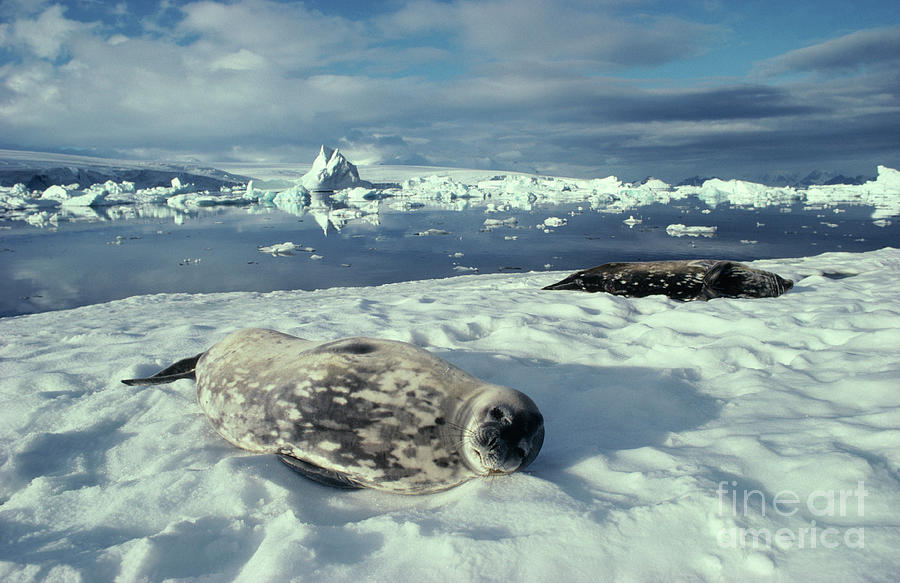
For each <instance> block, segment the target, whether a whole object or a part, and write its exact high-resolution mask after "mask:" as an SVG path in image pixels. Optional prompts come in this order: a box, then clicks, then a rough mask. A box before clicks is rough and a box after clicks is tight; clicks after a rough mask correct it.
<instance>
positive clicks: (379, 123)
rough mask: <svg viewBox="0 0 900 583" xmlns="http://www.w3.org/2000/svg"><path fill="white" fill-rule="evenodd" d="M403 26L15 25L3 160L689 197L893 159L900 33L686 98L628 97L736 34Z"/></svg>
mask: <svg viewBox="0 0 900 583" xmlns="http://www.w3.org/2000/svg"><path fill="white" fill-rule="evenodd" d="M2 6H4V7H5V8H9V6H11V5H10V4H3V5H2ZM390 6H397V7H396V8H395V9H394V10H393V11H390V12H384V11H382V12H379V13H377V14H375V15H374V16H366V17H365V18H357V19H352V18H346V17H341V16H337V15H334V14H326V13H323V12H319V11H316V10H314V9H312V8H310V7H309V5H308V4H304V3H285V2H278V1H274V0H236V1H233V2H228V3H223V2H210V1H200V2H189V3H187V4H184V5H181V6H180V8H175V7H174V4H173V5H168V4H166V5H161V6H160V7H159V10H157V11H156V12H153V13H152V14H151V17H149V18H148V19H146V20H145V22H144V26H143V28H141V27H137V26H134V24H133V23H134V20H135V14H134V13H132V14H129V15H121V14H119V15H110V13H109V10H108V8H109V5H106V6H105V8H104V10H103V11H102V13H97V15H96V20H91V21H90V22H88V21H81V20H77V19H75V18H74V17H71V16H70V14H69V13H68V12H66V11H65V10H63V9H61V8H60V7H59V6H43V7H42V9H41V10H38V11H34V10H31V11H28V12H20V13H18V15H16V16H10V17H9V18H8V20H7V22H6V23H5V24H4V25H0V49H2V52H0V58H2V55H4V54H6V55H8V56H10V55H11V57H12V58H9V59H8V60H7V61H6V62H5V63H2V62H0V142H2V143H0V147H13V148H30V149H55V148H63V147H77V148H98V147H100V148H104V149H106V150H116V151H118V152H119V153H120V154H121V155H124V156H128V155H147V156H160V157H166V156H176V155H182V154H185V155H192V156H194V157H198V158H201V159H205V160H207V161H212V162H214V161H216V160H217V159H219V160H222V159H242V160H243V159H247V160H256V159H262V158H265V159H268V160H270V161H299V162H300V163H303V164H306V163H308V162H309V160H310V159H311V157H312V156H314V155H315V152H316V151H317V149H318V145H319V144H321V143H329V144H331V145H339V146H341V147H342V148H343V149H344V150H345V152H346V153H347V154H348V155H349V156H350V157H351V159H353V157H354V155H356V156H358V160H357V161H366V162H383V163H416V164H425V163H429V164H441V165H453V166H469V167H490V168H498V169H504V168H506V169H524V170H539V171H541V172H545V173H560V174H565V175H576V176H597V175H607V174H618V175H620V176H624V177H642V176H643V175H646V174H650V173H654V174H657V175H659V176H660V177H663V178H671V179H675V180H677V179H680V178H682V177H684V176H686V175H691V174H703V173H712V172H721V173H725V174H729V173H730V174H737V173H739V171H741V170H742V169H746V168H750V167H751V166H754V165H755V166H757V167H764V166H766V165H772V164H776V163H777V164H783V163H784V164H787V163H789V162H790V161H794V162H796V163H797V164H801V163H802V164H806V163H816V164H817V165H820V164H821V165H828V164H830V163H831V162H830V161H837V162H841V161H842V160H848V159H851V158H852V159H854V160H855V159H857V158H858V159H862V157H863V156H870V157H871V159H870V161H869V164H868V166H867V167H866V168H863V169H857V168H849V169H847V170H846V171H847V172H855V173H859V172H866V171H871V168H874V165H875V164H877V163H891V162H890V159H889V158H890V156H894V159H896V157H897V156H898V152H897V147H896V146H895V145H892V144H893V143H894V142H895V141H896V139H895V138H893V136H895V135H898V133H900V128H898V127H897V122H896V121H893V120H896V119H900V115H898V111H900V104H898V97H897V95H896V86H897V84H898V82H900V73H898V72H897V71H898V70H900V67H895V66H894V67H889V66H887V65H888V64H890V63H891V62H892V61H891V59H892V58H894V57H892V56H891V54H889V53H890V50H888V49H890V48H891V47H893V45H892V44H891V43H892V42H894V41H893V40H891V39H893V38H894V36H896V30H897V29H875V30H872V31H860V33H858V34H853V35H848V36H845V37H841V38H838V39H834V40H833V41H827V42H824V43H822V44H820V45H816V46H815V47H808V48H807V49H801V50H799V51H793V52H790V53H786V54H785V55H782V56H781V57H778V58H776V59H771V60H770V61H767V63H768V66H770V70H781V71H784V72H796V71H810V70H815V71H819V70H827V71H837V70H840V71H849V72H844V73H842V74H844V75H847V74H849V75H852V77H851V78H850V81H851V82H848V78H847V77H840V78H834V79H832V78H825V79H822V78H817V79H815V80H814V81H812V80H809V81H807V80H804V79H802V78H801V79H800V80H797V79H792V80H790V81H786V80H783V79H780V78H779V79H777V80H773V79H774V78H763V80H760V78H759V77H758V76H750V77H748V78H747V79H720V80H716V79H709V80H706V82H705V84H704V85H702V86H701V85H697V86H690V84H684V85H681V86H679V85H677V84H676V83H674V82H671V81H669V82H656V81H655V80H652V79H637V80H636V79H628V78H626V77H625V75H627V74H628V73H629V72H631V71H633V70H634V68H636V67H637V68H652V67H654V66H658V65H665V64H667V63H675V64H677V63H678V62H684V60H685V59H690V58H692V56H694V55H698V54H701V53H703V52H704V51H709V50H715V48H716V47H717V46H718V45H719V43H721V42H722V40H723V35H727V34H728V31H727V30H726V29H725V28H723V27H720V26H717V25H709V24H703V23H698V22H693V21H689V20H687V19H685V18H683V17H677V16H674V15H671V14H660V13H650V12H649V10H650V7H652V3H642V2H639V1H635V2H608V3H606V4H604V5H600V4H598V3H596V2H588V1H581V0H555V1H550V0H543V1H539V0H519V1H517V2H512V0H485V1H475V0H454V1H450V2H434V1H430V0H425V1H412V2H406V3H404V4H400V5H393V4H392V5H390ZM626 8H633V9H632V10H626ZM638 8H641V9H642V10H639V9H638ZM153 10H156V7H154V8H153ZM8 14H12V13H11V12H10V13H8ZM101 14H103V15H105V16H103V18H106V19H107V20H102V18H101ZM85 18H87V17H85ZM91 18H93V17H91ZM108 19H112V20H108ZM120 20H126V21H129V22H130V24H129V25H128V26H125V25H119V24H117V23H118V22H120ZM170 21H171V22H170ZM892 35H893V36H892ZM878 47H881V48H880V49H878V50H877V51H875V49H876V48H878ZM804 51H805V52H804ZM854 63H855V65H854ZM860 64H865V67H860ZM779 67H780V69H779ZM847 67H849V68H847ZM853 67H856V68H853ZM851 149H852V154H851V153H849V152H850V150H851ZM813 153H814V154H815V156H813ZM842 169H843V167H842ZM665 172H671V174H669V175H668V176H667V175H665V174H664V173H665Z"/></svg>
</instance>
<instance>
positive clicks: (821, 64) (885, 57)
mask: <svg viewBox="0 0 900 583" xmlns="http://www.w3.org/2000/svg"><path fill="white" fill-rule="evenodd" d="M898 66H900V27H891V28H876V29H871V30H861V31H857V32H854V33H851V34H848V35H846V36H842V37H840V38H836V39H832V40H829V41H826V42H823V43H820V44H817V45H814V46H810V47H805V48H802V49H797V50H794V51H791V52H789V53H785V54H783V55H780V56H778V57H775V58H774V59H769V60H767V61H764V62H763V63H761V64H760V65H759V67H758V69H759V72H760V73H762V74H764V75H780V74H785V73H797V72H800V73H804V72H821V73H839V74H845V73H852V72H854V71H857V70H859V69H861V68H863V67H877V68H885V67H891V68H897V67H898Z"/></svg>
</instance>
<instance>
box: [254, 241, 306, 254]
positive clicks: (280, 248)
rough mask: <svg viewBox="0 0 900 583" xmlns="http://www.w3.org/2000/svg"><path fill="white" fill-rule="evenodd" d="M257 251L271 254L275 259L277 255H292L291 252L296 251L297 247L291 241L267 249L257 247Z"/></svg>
mask: <svg viewBox="0 0 900 583" xmlns="http://www.w3.org/2000/svg"><path fill="white" fill-rule="evenodd" d="M258 249H259V252H260V253H271V254H272V255H274V256H276V257H277V256H278V255H293V251H294V250H295V249H297V246H296V245H294V243H293V242H291V241H285V242H284V243H276V244H274V245H269V246H267V247H259V248H258Z"/></svg>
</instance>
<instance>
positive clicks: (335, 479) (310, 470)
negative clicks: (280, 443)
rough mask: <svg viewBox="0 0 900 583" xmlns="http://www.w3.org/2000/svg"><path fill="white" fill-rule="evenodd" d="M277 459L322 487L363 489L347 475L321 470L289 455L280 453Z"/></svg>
mask: <svg viewBox="0 0 900 583" xmlns="http://www.w3.org/2000/svg"><path fill="white" fill-rule="evenodd" d="M278 459H280V460H281V461H282V463H284V465H286V466H287V467H289V468H291V469H292V470H294V471H295V472H297V473H298V474H302V475H303V476H305V477H307V478H309V479H310V480H312V481H314V482H318V483H320V484H322V485H324V486H331V487H332V488H343V489H345V490H354V489H357V488H363V487H364V486H363V485H362V484H360V483H358V482H355V481H353V480H351V479H350V478H349V477H348V476H347V474H342V473H341V472H335V471H334V470H326V469H325V468H321V467H319V466H317V465H315V464H311V463H309V462H305V461H303V460H301V459H298V458H295V457H294V456H291V455H286V454H283V453H280V454H278Z"/></svg>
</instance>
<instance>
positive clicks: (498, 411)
mask: <svg viewBox="0 0 900 583" xmlns="http://www.w3.org/2000/svg"><path fill="white" fill-rule="evenodd" d="M182 378H191V379H195V380H196V381H197V399H198V401H199V403H200V407H201V408H202V409H203V411H204V413H206V416H207V417H208V418H209V420H210V422H211V423H212V426H213V427H214V428H215V430H216V431H217V432H218V433H219V435H221V436H222V437H224V438H225V439H226V440H228V441H229V442H230V443H232V444H233V445H236V446H237V447H240V448H243V449H246V450H249V451H254V452H261V453H274V454H277V455H278V456H279V457H280V459H281V460H282V461H284V462H285V463H286V464H287V465H288V466H290V467H291V468H293V469H294V470H297V471H298V472H300V473H301V474H304V475H306V476H307V477H309V478H312V479H314V480H316V481H318V482H321V483H325V484H328V485H331V486H338V487H344V488H361V487H369V488H376V489H380V490H387V491H390V492H397V493H403V494H424V493H429V492H437V491H440V490H444V489H446V488H450V487H452V486H456V485H458V484H460V483H462V482H464V481H466V480H468V479H470V478H474V477H477V476H487V475H492V474H508V473H512V472H514V471H516V470H521V469H523V468H524V467H525V466H527V465H528V464H530V463H531V462H532V460H534V458H535V457H536V456H537V454H538V451H540V449H541V445H542V443H543V440H544V424H543V417H542V416H541V413H540V411H538V408H537V406H536V405H535V404H534V402H533V401H532V400H531V399H530V398H528V396H527V395H525V394H523V393H520V392H519V391H516V390H514V389H510V388H507V387H502V386H498V385H491V384H487V383H484V382H482V381H480V380H478V379H476V378H475V377H473V376H471V375H469V374H468V373H466V372H464V371H462V370H460V369H458V368H456V367H455V366H453V365H451V364H450V363H448V362H446V361H444V360H442V359H440V358H438V357H436V356H434V355H433V354H431V353H429V352H427V351H425V350H422V349H421V348H417V347H415V346H413V345H411V344H407V343H405V342H396V341H390V340H377V339H373V338H346V339H343V340H336V341H333V342H325V343H319V342H314V341H310V340H304V339H302V338H297V337H295V336H289V335H287V334H282V333H281V332H276V331H274V330H263V329H259V328H248V329H244V330H239V331H237V332H234V333H233V334H231V335H229V336H228V337H226V338H225V339H224V340H222V341H221V342H219V343H217V344H215V345H213V346H212V348H210V349H209V350H207V351H206V352H204V353H202V354H198V355H197V356H194V357H191V358H186V359H184V360H181V361H179V362H177V363H175V364H173V365H171V366H169V367H168V368H166V369H164V370H162V371H160V372H158V373H157V374H155V375H153V376H151V377H149V378H145V379H129V380H123V381H122V382H123V383H125V384H128V385H138V384H157V383H167V382H171V381H173V380H176V379H182Z"/></svg>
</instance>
